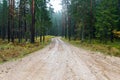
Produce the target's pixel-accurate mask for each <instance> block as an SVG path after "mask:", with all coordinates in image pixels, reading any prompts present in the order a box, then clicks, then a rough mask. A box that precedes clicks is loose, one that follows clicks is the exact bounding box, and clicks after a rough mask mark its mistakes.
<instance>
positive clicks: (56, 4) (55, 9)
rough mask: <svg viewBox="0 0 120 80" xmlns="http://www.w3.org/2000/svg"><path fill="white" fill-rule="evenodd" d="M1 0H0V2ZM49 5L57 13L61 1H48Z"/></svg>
mask: <svg viewBox="0 0 120 80" xmlns="http://www.w3.org/2000/svg"><path fill="white" fill-rule="evenodd" d="M1 1H2V0H0V2H1ZM15 1H19V0H15ZM50 3H51V4H52V5H53V6H52V7H53V8H54V11H55V12H57V11H59V10H61V9H62V6H61V5H60V4H61V0H50Z"/></svg>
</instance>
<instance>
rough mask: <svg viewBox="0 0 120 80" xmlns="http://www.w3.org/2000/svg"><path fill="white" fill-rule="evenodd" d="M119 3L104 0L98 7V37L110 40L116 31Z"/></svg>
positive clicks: (112, 0)
mask: <svg viewBox="0 0 120 80" xmlns="http://www.w3.org/2000/svg"><path fill="white" fill-rule="evenodd" d="M117 3H118V1H117V0H116V1H114V0H110V1H107V0H102V1H101V2H100V3H99V4H97V7H96V16H95V17H96V36H97V37H98V38H101V39H106V38H107V39H108V38H110V37H109V36H111V33H112V31H113V30H114V29H116V26H117V23H118V18H119V15H118V13H117V7H118V6H117V5H116V4H117Z"/></svg>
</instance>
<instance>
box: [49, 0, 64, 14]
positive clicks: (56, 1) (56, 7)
mask: <svg viewBox="0 0 120 80" xmlns="http://www.w3.org/2000/svg"><path fill="white" fill-rule="evenodd" d="M50 3H51V4H52V5H53V6H52V7H53V8H54V11H55V12H57V11H60V10H61V9H62V5H60V4H61V0H50Z"/></svg>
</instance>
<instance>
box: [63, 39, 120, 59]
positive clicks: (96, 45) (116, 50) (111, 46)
mask: <svg viewBox="0 0 120 80" xmlns="http://www.w3.org/2000/svg"><path fill="white" fill-rule="evenodd" d="M62 39H63V40H64V41H66V42H69V43H70V44H72V45H75V46H77V47H82V48H84V49H88V50H92V51H96V52H101V53H104V54H105V55H110V56H117V57H120V42H118V41H116V42H114V43H111V42H108V43H106V44H103V43H100V42H98V41H96V40H93V41H92V42H91V43H89V42H88V41H84V42H81V41H80V40H76V41H73V40H71V41H68V40H67V39H65V38H62Z"/></svg>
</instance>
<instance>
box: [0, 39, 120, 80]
mask: <svg viewBox="0 0 120 80" xmlns="http://www.w3.org/2000/svg"><path fill="white" fill-rule="evenodd" d="M0 80H120V58H117V57H110V56H105V55H102V54H99V53H97V52H91V51H88V50H84V49H82V48H77V47H74V46H72V45H70V44H68V43H65V42H63V41H62V40H61V39H60V38H54V39H52V42H51V44H50V45H48V46H47V47H46V48H44V49H42V50H40V51H37V52H34V53H32V54H30V55H28V56H26V57H25V58H22V59H20V60H17V61H13V62H12V61H11V62H7V63H4V64H1V65H0Z"/></svg>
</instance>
